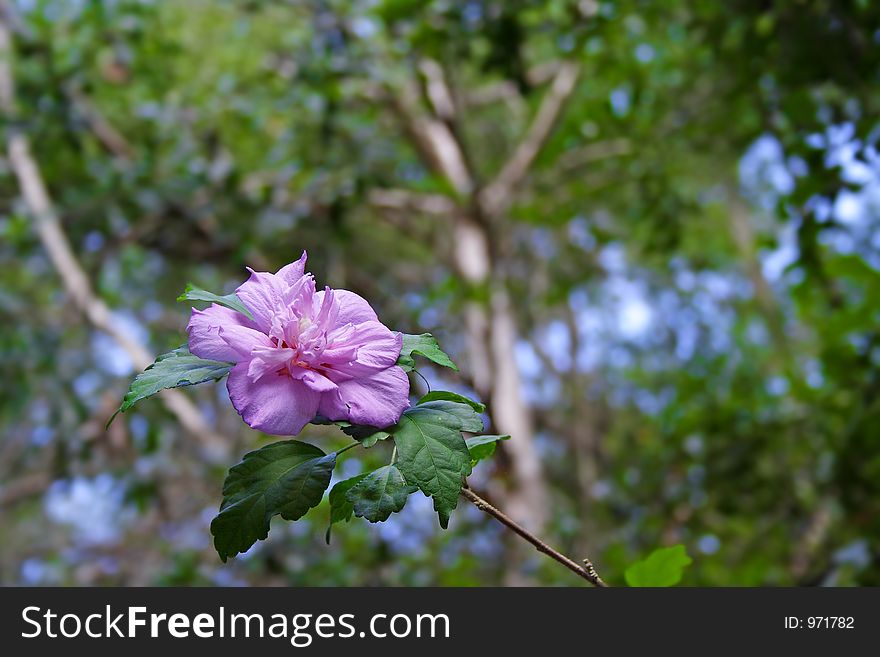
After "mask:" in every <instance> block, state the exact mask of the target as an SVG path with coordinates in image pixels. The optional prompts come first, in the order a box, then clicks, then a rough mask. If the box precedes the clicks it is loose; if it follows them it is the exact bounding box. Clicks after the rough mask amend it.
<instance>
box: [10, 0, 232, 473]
mask: <svg viewBox="0 0 880 657" xmlns="http://www.w3.org/2000/svg"><path fill="white" fill-rule="evenodd" d="M2 8H3V9H6V5H5V3H4V5H3V7H2ZM6 16H7V14H6V13H5V12H0V113H2V115H3V116H4V117H5V118H6V119H7V134H8V144H7V149H8V157H9V165H10V167H11V169H12V170H13V172H14V173H15V176H16V178H17V180H18V184H19V187H20V188H21V194H22V197H23V198H24V202H25V204H26V206H27V208H28V210H29V212H30V214H31V215H32V217H33V220H34V227H35V229H36V232H37V236H38V237H39V239H40V241H41V242H42V244H43V247H44V248H45V249H46V252H47V254H48V256H49V260H50V262H51V263H52V265H53V267H54V268H55V270H56V271H57V272H58V274H59V275H60V277H61V281H62V283H63V285H64V287H65V288H66V290H67V293H68V294H69V295H70V296H71V297H72V299H73V303H74V305H75V306H76V308H77V309H78V310H79V311H80V312H81V313H82V314H83V315H84V316H85V318H86V319H87V320H88V321H89V322H90V323H91V324H92V326H94V327H95V328H96V329H98V330H100V331H103V332H104V333H107V334H108V335H110V336H111V337H112V338H113V339H114V340H116V341H117V342H118V343H119V345H120V346H121V347H122V348H123V349H124V350H125V351H126V353H127V354H128V356H129V357H130V358H131V361H132V363H133V364H134V366H135V367H137V368H139V369H145V368H146V367H147V366H148V365H150V363H152V362H153V360H154V358H153V356H152V355H151V354H150V352H149V351H148V350H147V348H146V347H145V346H144V345H143V344H141V343H140V342H139V341H138V340H137V339H136V338H134V337H133V336H131V335H130V334H129V333H127V332H126V331H124V330H123V329H122V328H121V327H120V326H119V325H118V324H117V323H116V322H115V321H114V318H113V315H112V313H111V312H110V309H109V308H108V307H107V305H106V304H105V303H104V301H103V300H102V299H100V298H99V297H98V296H97V295H96V294H95V292H94V291H93V290H92V286H91V283H90V282H89V279H88V277H87V276H86V273H85V271H84V270H83V268H82V266H81V265H80V264H79V262H78V261H77V259H76V256H75V255H74V253H73V249H72V248H71V246H70V242H69V241H68V240H67V236H66V235H65V234H64V230H63V228H62V227H61V221H60V220H59V218H58V215H57V213H56V211H55V208H54V207H53V205H52V200H51V198H50V197H49V192H48V190H47V188H46V183H45V182H44V180H43V177H42V174H41V173H40V170H39V167H38V166H37V163H36V161H35V160H34V157H33V155H32V153H31V149H30V143H29V141H28V138H27V137H26V136H25V135H24V134H23V133H22V132H21V131H20V130H19V129H17V127H16V125H15V82H14V78H13V71H12V62H11V58H12V51H13V48H12V37H11V30H10V25H9V22H8V19H7V17H6ZM161 399H162V401H163V402H164V403H165V406H166V407H167V408H168V410H169V411H171V413H173V414H174V415H175V416H176V417H177V419H178V420H179V421H180V423H181V424H182V425H183V426H184V428H186V430H187V431H189V432H190V433H191V434H192V435H193V436H194V437H195V438H196V439H197V440H199V441H200V442H201V443H202V445H203V447H205V448H206V450H207V455H208V456H210V457H211V458H221V457H225V455H226V452H227V451H228V448H229V444H230V443H229V441H228V440H227V439H226V438H224V437H223V436H221V435H220V434H217V433H215V432H214V430H213V429H212V428H211V427H210V425H209V423H208V421H207V420H206V419H205V418H204V416H203V415H202V414H201V412H199V410H198V409H197V408H196V406H195V405H194V404H193V403H192V402H191V401H190V400H189V399H188V398H187V397H185V396H184V395H183V394H182V393H181V392H179V391H176V390H166V391H164V392H163V393H162V396H161Z"/></svg>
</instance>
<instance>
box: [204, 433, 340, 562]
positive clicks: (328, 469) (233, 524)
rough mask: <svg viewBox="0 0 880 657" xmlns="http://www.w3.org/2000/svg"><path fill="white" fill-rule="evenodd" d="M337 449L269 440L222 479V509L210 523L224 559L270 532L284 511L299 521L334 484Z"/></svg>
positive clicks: (246, 547)
mask: <svg viewBox="0 0 880 657" xmlns="http://www.w3.org/2000/svg"><path fill="white" fill-rule="evenodd" d="M335 465H336V453H335V452H334V453H332V454H325V453H324V452H323V451H321V450H320V449H318V448H317V447H315V446H314V445H309V444H308V443H303V442H299V441H297V440H284V441H281V442H277V443H272V444H271V445H266V446H265V447H261V448H260V449H258V450H255V451H253V452H248V453H247V454H245V455H244V458H243V459H242V461H241V463H239V464H238V465H235V466H233V467H232V468H231V469H230V470H229V474H228V475H227V477H226V481H225V482H224V483H223V503H222V504H221V505H220V513H219V515H217V517H216V518H214V520H213V521H212V522H211V534H213V535H214V547H215V548H216V550H217V554H219V555H220V558H221V559H222V560H223V561H226V559H227V558H228V557H234V556H235V555H236V554H238V553H239V552H245V551H247V550H248V549H249V548H250V547H251V546H252V545H253V544H254V543H256V542H257V541H261V540H263V539H265V538H266V537H267V536H268V535H269V521H270V520H271V519H272V516H275V515H278V514H280V515H281V517H282V518H284V519H285V520H298V519H299V518H301V517H303V516H304V515H305V514H306V512H307V511H308V510H309V509H311V508H312V507H314V506H317V505H318V503H320V501H321V498H322V497H323V496H324V491H325V490H326V489H327V486H329V485H330V476H331V474H332V473H333V467H334V466H335Z"/></svg>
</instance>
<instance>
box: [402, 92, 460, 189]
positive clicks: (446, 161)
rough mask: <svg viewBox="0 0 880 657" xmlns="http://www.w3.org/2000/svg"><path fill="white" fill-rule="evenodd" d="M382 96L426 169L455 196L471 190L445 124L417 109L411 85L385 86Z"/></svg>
mask: <svg viewBox="0 0 880 657" xmlns="http://www.w3.org/2000/svg"><path fill="white" fill-rule="evenodd" d="M386 95H387V97H388V99H389V100H390V102H391V108H392V110H393V111H394V112H395V114H397V116H398V118H399V119H400V120H401V122H402V123H403V125H404V127H405V128H406V131H407V133H408V134H409V135H410V138H411V139H412V142H413V144H414V145H415V147H416V150H417V151H418V152H419V155H420V156H421V157H422V160H424V162H425V164H426V165H427V166H428V168H430V169H431V170H432V171H434V172H435V173H437V174H440V175H441V176H443V178H445V179H446V181H447V182H449V184H450V185H451V186H452V188H453V189H454V190H455V192H456V193H457V194H458V195H459V196H462V197H466V196H468V195H469V194H470V193H471V192H472V191H473V189H474V181H473V178H472V176H471V172H470V170H469V168H468V166H467V160H466V158H465V156H464V152H463V151H462V149H461V145H460V144H459V142H458V139H456V137H455V135H454V134H453V132H452V129H451V128H450V126H449V124H448V123H446V122H445V121H442V120H440V119H438V118H434V117H429V116H425V115H424V113H423V112H421V111H419V109H418V98H417V94H416V91H415V90H414V89H413V88H412V85H411V84H410V85H405V86H404V87H403V88H402V89H400V90H399V91H395V90H393V89H386Z"/></svg>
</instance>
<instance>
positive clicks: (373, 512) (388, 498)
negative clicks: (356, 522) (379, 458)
mask: <svg viewBox="0 0 880 657" xmlns="http://www.w3.org/2000/svg"><path fill="white" fill-rule="evenodd" d="M417 490H418V487H417V486H412V485H410V484H408V483H406V479H404V477H403V474H401V472H400V470H398V469H397V467H396V466H394V465H386V466H383V467H381V468H379V469H378V470H374V471H373V472H371V473H369V474H368V475H367V476H366V477H365V478H364V479H363V480H362V481H360V482H359V483H358V484H357V485H355V486H354V487H352V488H351V489H350V490H349V491H348V493H346V495H345V497H346V499H347V500H348V501H349V503H351V504H352V505H353V508H354V514H355V515H356V516H357V517H358V518H364V519H365V520H368V521H370V522H384V521H386V520H388V517H389V516H390V515H391V514H392V513H396V512H398V511H400V510H402V509H403V507H404V506H405V505H406V498H407V497H409V495H410V493H414V492H416V491H417Z"/></svg>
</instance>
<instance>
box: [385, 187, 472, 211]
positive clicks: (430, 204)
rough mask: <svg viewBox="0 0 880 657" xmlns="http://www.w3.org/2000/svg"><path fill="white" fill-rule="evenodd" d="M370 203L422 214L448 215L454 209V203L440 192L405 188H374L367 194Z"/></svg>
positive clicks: (388, 208)
mask: <svg viewBox="0 0 880 657" xmlns="http://www.w3.org/2000/svg"><path fill="white" fill-rule="evenodd" d="M369 200H370V204H371V205H373V206H374V207H376V208H379V209H381V210H400V211H405V212H421V213H424V214H431V215H439V216H450V215H452V214H453V213H454V212H455V211H456V207H457V206H456V205H455V203H454V202H453V201H452V200H451V199H450V198H448V197H446V196H443V195H442V194H419V193H417V192H411V191H409V190H406V189H374V190H372V191H370V194H369Z"/></svg>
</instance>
